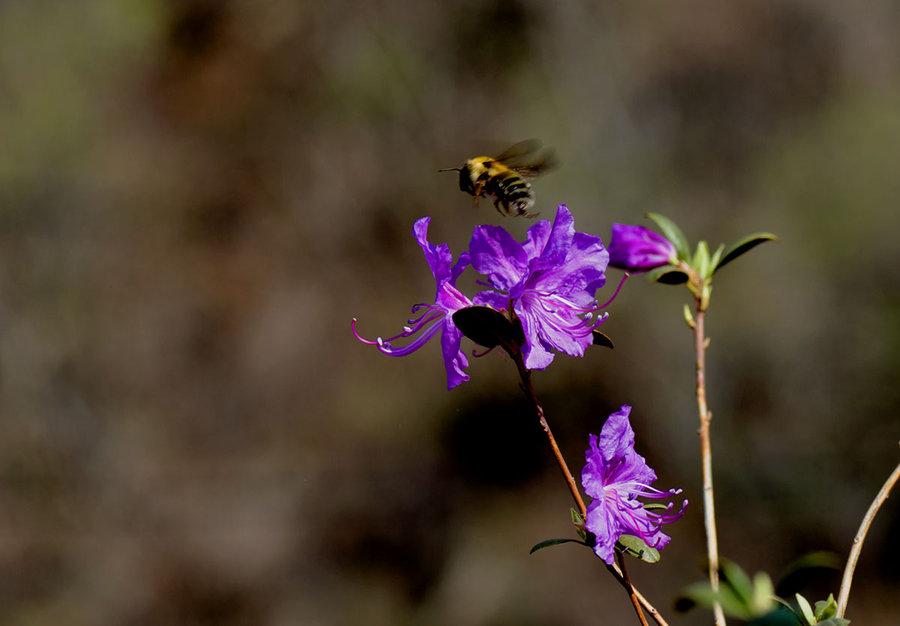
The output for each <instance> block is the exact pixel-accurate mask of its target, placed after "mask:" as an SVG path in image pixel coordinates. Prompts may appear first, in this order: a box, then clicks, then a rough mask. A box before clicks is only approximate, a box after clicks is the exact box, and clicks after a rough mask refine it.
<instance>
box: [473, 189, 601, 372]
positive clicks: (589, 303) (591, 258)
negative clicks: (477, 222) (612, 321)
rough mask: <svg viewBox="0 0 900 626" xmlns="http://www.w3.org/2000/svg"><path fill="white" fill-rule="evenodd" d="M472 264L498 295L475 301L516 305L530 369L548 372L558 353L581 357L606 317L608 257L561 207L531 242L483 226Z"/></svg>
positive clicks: (536, 227) (535, 228)
mask: <svg viewBox="0 0 900 626" xmlns="http://www.w3.org/2000/svg"><path fill="white" fill-rule="evenodd" d="M469 254H470V255H471V259H472V266H473V267H474V268H475V270H476V271H478V272H479V273H481V274H484V275H486V276H487V278H488V281H489V285H487V286H489V287H491V288H492V290H489V291H483V292H481V293H479V294H478V295H476V296H475V298H473V301H474V302H475V304H484V305H487V306H490V307H493V308H494V309H496V310H498V311H503V310H508V309H509V308H510V307H511V308H512V310H513V312H514V313H515V314H516V316H517V317H518V319H519V320H520V321H521V323H522V330H523V331H524V333H525V340H526V341H525V346H524V347H523V350H522V353H523V355H524V357H525V367H527V368H528V369H544V368H545V367H547V366H548V365H549V364H550V362H551V361H552V360H553V353H552V352H550V350H551V349H554V350H559V351H560V352H564V353H565V354H569V355H572V356H582V355H583V354H584V351H585V349H586V348H587V347H588V346H589V345H591V344H592V343H593V335H592V331H593V330H594V328H596V327H597V326H598V325H599V324H600V323H602V322H603V321H604V320H605V319H606V317H607V315H606V314H603V315H601V316H594V313H596V312H597V311H598V310H599V308H600V307H598V306H597V303H596V302H595V301H594V293H595V292H596V290H597V289H599V288H600V287H602V286H603V284H604V283H605V282H606V277H605V275H604V270H605V269H606V266H607V263H608V261H609V254H608V253H607V251H606V249H605V248H604V247H603V243H602V242H601V241H600V238H599V237H594V236H593V235H588V234H585V233H579V232H575V220H574V218H573V217H572V214H571V213H570V212H569V210H568V209H567V208H566V205H564V204H561V205H559V208H558V209H557V212H556V219H555V220H554V221H553V224H552V225H551V223H550V222H549V221H547V220H541V221H539V222H536V223H535V224H534V225H533V226H532V227H531V228H529V229H528V234H527V236H526V238H525V242H524V243H519V242H518V241H516V240H515V239H514V238H513V237H512V235H510V234H509V233H508V232H506V230H504V229H503V228H501V227H499V226H478V227H476V228H475V232H474V233H473V234H472V241H471V243H470V244H469Z"/></svg>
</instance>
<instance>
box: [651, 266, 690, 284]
mask: <svg viewBox="0 0 900 626" xmlns="http://www.w3.org/2000/svg"><path fill="white" fill-rule="evenodd" d="M647 278H649V279H650V280H652V281H655V282H658V283H662V284H663V285H683V284H684V283H686V282H687V281H688V279H689V278H690V277H689V276H688V275H687V274H686V273H685V272H682V271H681V270H680V269H678V268H676V267H672V266H671V265H664V266H663V267H658V268H656V269H655V270H653V271H651V272H650V273H648V274H647Z"/></svg>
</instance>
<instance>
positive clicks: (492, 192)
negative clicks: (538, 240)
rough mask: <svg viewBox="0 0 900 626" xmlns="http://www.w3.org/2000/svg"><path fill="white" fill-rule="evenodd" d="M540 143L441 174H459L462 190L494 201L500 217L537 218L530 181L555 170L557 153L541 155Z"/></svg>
mask: <svg viewBox="0 0 900 626" xmlns="http://www.w3.org/2000/svg"><path fill="white" fill-rule="evenodd" d="M539 148H540V143H539V142H537V141H536V140H534V139H530V140H527V141H520V142H519V143H517V144H515V145H514V146H511V147H509V148H508V149H507V150H505V151H504V152H503V153H502V154H500V155H499V156H495V157H489V156H479V157H475V158H473V159H469V160H468V161H466V162H465V163H463V165H462V167H448V168H445V169H442V170H438V171H440V172H459V188H460V190H461V191H465V192H466V193H467V194H470V195H472V196H475V206H478V198H479V197H481V196H487V197H490V198H493V199H494V207H496V209H497V212H498V213H500V215H504V216H507V215H511V216H513V217H517V216H519V215H524V216H526V217H534V216H535V215H537V214H536V213H534V214H531V213H529V211H530V210H531V207H532V206H534V191H533V190H532V189H531V183H529V182H528V180H526V179H531V178H535V177H536V176H538V175H540V174H541V173H543V172H545V171H547V170H548V169H550V168H552V167H553V166H554V165H555V163H554V160H553V151H552V150H546V151H544V152H541V153H540V154H538V153H537V152H538V149H539Z"/></svg>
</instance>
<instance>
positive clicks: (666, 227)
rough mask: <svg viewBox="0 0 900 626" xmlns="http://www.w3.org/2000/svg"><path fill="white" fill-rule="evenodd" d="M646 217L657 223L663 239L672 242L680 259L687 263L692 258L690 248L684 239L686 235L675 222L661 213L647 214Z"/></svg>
mask: <svg viewBox="0 0 900 626" xmlns="http://www.w3.org/2000/svg"><path fill="white" fill-rule="evenodd" d="M646 216H647V217H649V218H650V219H651V220H653V221H654V222H656V225H657V226H659V229H660V230H661V231H662V234H663V237H665V238H666V239H668V240H669V241H671V242H672V245H673V246H675V250H676V251H677V252H678V258H680V259H682V260H685V261H686V260H687V259H689V258H690V256H691V250H690V246H689V245H688V242H687V239H685V237H684V233H682V232H681V229H680V228H678V225H677V224H676V223H675V222H673V221H672V220H670V219H669V218H668V217H665V216H663V215H660V214H659V213H647V214H646Z"/></svg>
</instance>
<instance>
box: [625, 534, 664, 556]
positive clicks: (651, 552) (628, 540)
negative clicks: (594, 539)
mask: <svg viewBox="0 0 900 626" xmlns="http://www.w3.org/2000/svg"><path fill="white" fill-rule="evenodd" d="M616 547H617V548H620V549H621V550H622V551H623V552H624V553H625V554H630V555H631V556H633V557H635V558H637V559H640V560H641V561H644V562H645V563H658V562H659V550H656V549H655V548H651V547H650V546H648V545H647V544H646V543H644V540H643V539H641V538H640V537H635V536H634V535H622V536H621V537H619V540H618V541H617V542H616Z"/></svg>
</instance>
